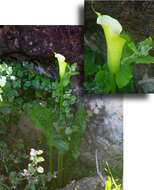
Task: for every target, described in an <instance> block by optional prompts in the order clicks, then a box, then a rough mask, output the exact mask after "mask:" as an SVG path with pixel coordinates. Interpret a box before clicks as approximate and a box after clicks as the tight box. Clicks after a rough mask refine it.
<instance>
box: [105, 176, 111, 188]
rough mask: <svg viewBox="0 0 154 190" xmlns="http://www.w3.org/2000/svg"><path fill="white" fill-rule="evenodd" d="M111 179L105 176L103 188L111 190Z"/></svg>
mask: <svg viewBox="0 0 154 190" xmlns="http://www.w3.org/2000/svg"><path fill="white" fill-rule="evenodd" d="M111 188H112V180H111V177H109V176H108V177H107V181H106V184H105V190H112V189H111Z"/></svg>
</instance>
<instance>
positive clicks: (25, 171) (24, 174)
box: [21, 169, 30, 177]
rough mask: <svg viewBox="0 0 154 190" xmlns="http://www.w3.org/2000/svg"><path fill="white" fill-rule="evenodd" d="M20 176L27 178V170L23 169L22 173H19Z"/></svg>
mask: <svg viewBox="0 0 154 190" xmlns="http://www.w3.org/2000/svg"><path fill="white" fill-rule="evenodd" d="M21 175H22V176H25V177H27V176H29V175H30V173H29V171H28V170H26V169H24V170H23V173H21Z"/></svg>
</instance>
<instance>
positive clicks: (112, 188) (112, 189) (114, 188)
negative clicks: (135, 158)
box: [104, 164, 122, 190]
mask: <svg viewBox="0 0 154 190" xmlns="http://www.w3.org/2000/svg"><path fill="white" fill-rule="evenodd" d="M106 166H107V168H106V169H105V170H106V172H107V173H108V176H107V180H106V184H105V189H104V190H122V188H121V185H119V184H118V183H117V180H115V178H114V177H113V175H112V173H111V170H110V168H109V165H108V164H106Z"/></svg>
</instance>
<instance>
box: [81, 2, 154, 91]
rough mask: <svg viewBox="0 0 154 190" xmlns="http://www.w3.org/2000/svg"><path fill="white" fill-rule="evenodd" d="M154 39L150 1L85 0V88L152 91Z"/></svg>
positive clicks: (152, 10)
mask: <svg viewBox="0 0 154 190" xmlns="http://www.w3.org/2000/svg"><path fill="white" fill-rule="evenodd" d="M153 40H154V2H153V1H102V0H100V1H90V0H89V1H85V35H84V73H85V76H84V89H85V91H86V92H88V93H95V94H115V93H118V94H121V93H154V45H153Z"/></svg>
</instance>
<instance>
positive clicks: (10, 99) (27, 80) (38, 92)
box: [0, 60, 52, 123]
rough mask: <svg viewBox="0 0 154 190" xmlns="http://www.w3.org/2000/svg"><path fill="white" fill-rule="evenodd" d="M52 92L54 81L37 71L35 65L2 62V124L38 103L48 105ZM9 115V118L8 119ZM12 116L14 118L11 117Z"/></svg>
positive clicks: (10, 61)
mask: <svg viewBox="0 0 154 190" xmlns="http://www.w3.org/2000/svg"><path fill="white" fill-rule="evenodd" d="M51 91H52V81H51V79H49V78H48V77H47V76H45V75H41V74H39V73H37V72H36V71H35V68H34V64H33V63H29V62H15V61H14V60H4V61H3V60H1V61H0V114H1V117H2V118H3V119H2V120H1V121H0V123H2V122H4V121H5V123H6V122H10V120H9V118H13V117H14V118H15V120H16V121H17V117H18V116H19V115H20V113H21V112H22V111H25V110H26V109H27V108H31V107H33V105H37V104H38V103H44V104H46V103H48V102H49V100H50V96H51ZM8 115H9V117H8ZM11 115H12V117H11Z"/></svg>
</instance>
